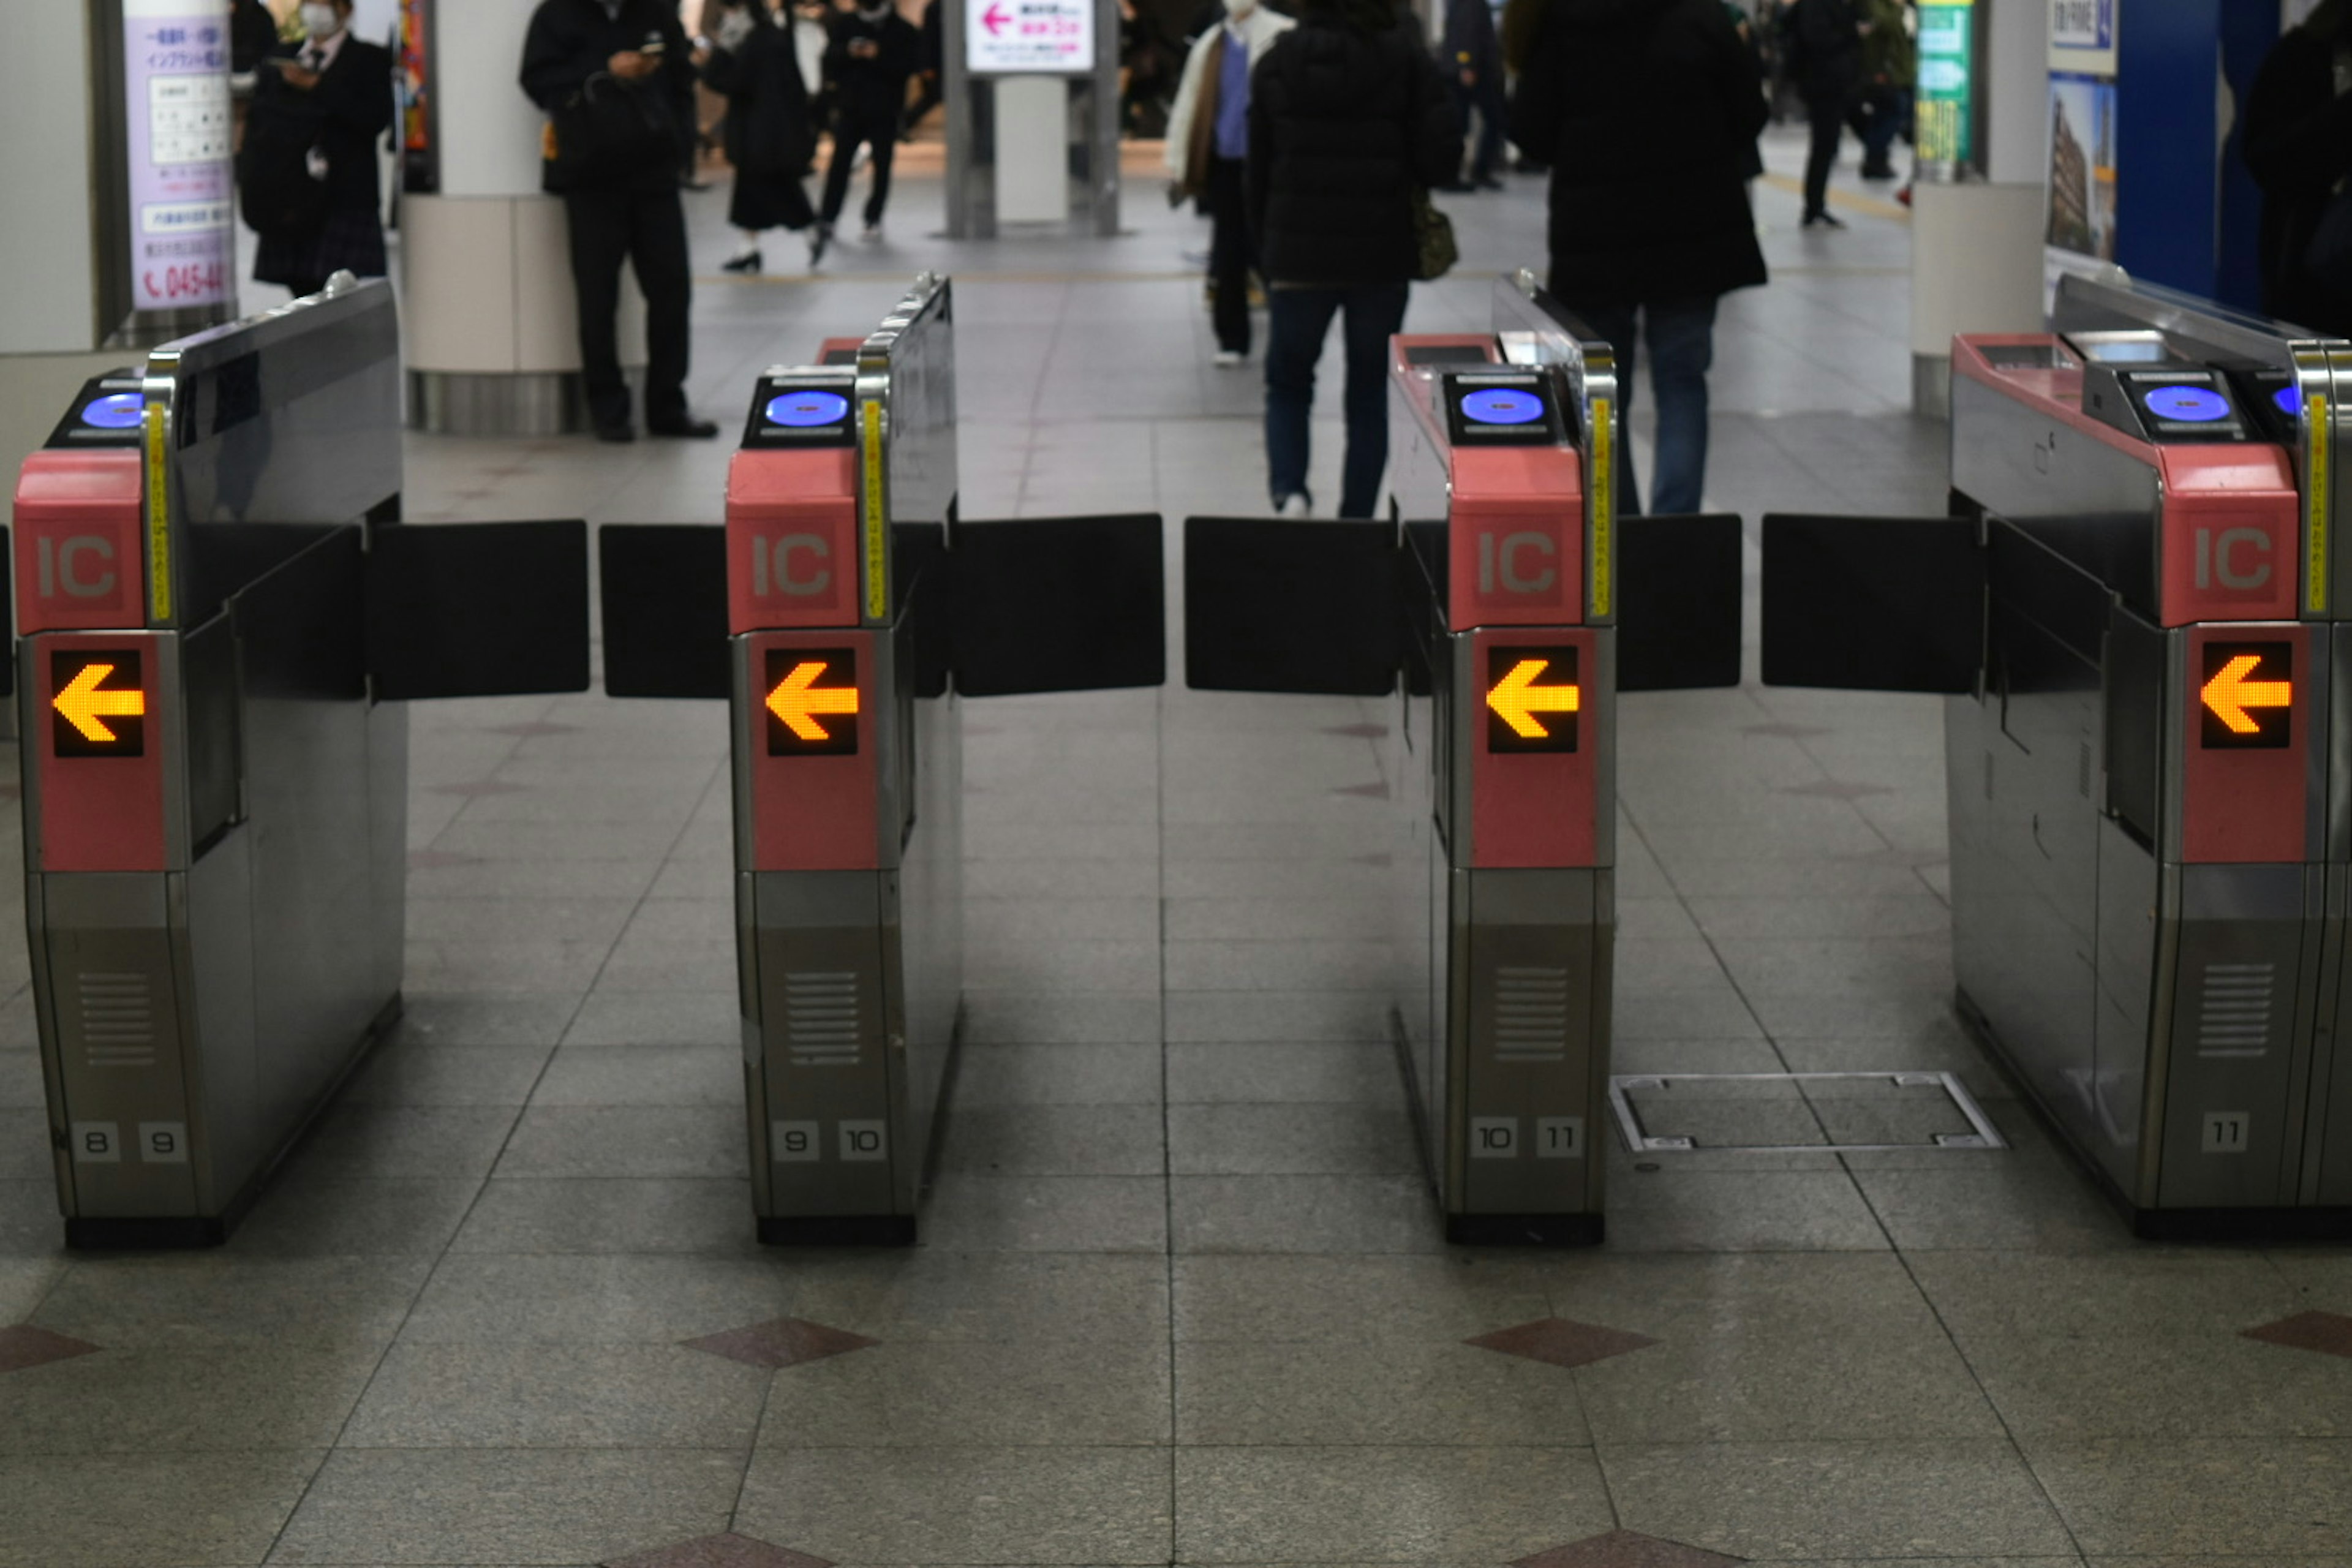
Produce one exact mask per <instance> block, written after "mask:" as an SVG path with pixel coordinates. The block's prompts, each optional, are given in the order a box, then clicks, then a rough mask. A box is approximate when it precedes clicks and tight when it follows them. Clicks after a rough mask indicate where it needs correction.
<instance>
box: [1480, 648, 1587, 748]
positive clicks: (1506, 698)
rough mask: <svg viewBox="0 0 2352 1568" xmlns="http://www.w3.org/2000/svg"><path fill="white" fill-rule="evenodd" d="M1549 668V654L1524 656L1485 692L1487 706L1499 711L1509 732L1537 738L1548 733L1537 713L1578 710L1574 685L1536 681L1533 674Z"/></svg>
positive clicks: (1532, 739) (1537, 674)
mask: <svg viewBox="0 0 2352 1568" xmlns="http://www.w3.org/2000/svg"><path fill="white" fill-rule="evenodd" d="M1549 668H1551V660H1549V659H1548V658H1523V659H1521V660H1519V662H1518V663H1517V664H1515V665H1513V666H1512V667H1511V673H1510V674H1508V675H1507V676H1505V677H1503V679H1500V680H1498V681H1496V683H1495V689H1493V690H1492V691H1489V692H1488V693H1486V706H1487V707H1489V708H1492V709H1493V710H1495V711H1496V713H1497V714H1499V715H1501V716H1502V720H1503V722H1504V723H1506V724H1508V725H1509V726H1510V727H1511V732H1512V733H1514V734H1516V735H1517V736H1518V737H1519V739H1521V740H1523V741H1540V740H1542V739H1544V738H1545V737H1546V736H1548V735H1549V734H1550V733H1551V731H1549V730H1547V729H1545V728H1544V726H1543V721H1541V720H1539V719H1538V718H1537V717H1536V715H1537V714H1538V713H1573V712H1575V711H1576V710H1577V707H1578V698H1579V692H1578V689H1577V688H1576V687H1574V686H1538V685H1537V684H1536V678H1537V677H1538V676H1539V675H1541V674H1543V672H1544V671H1545V670H1547V669H1549Z"/></svg>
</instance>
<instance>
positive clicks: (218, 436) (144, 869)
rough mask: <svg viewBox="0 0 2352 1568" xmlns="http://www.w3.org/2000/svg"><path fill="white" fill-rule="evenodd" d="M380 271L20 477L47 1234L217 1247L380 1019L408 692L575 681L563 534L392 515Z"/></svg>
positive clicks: (153, 379) (575, 644)
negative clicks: (58, 1225) (50, 1200)
mask: <svg viewBox="0 0 2352 1568" xmlns="http://www.w3.org/2000/svg"><path fill="white" fill-rule="evenodd" d="M400 395H401V377H400V348H399V328H398V322H397V320H396V317H395V314H394V304H393V295H392V290H391V289H390V288H389V286H387V285H385V284H383V283H381V282H375V283H355V282H353V281H352V280H351V279H349V277H348V276H347V275H345V276H342V277H340V278H339V279H338V280H337V282H336V283H335V284H333V285H331V287H330V289H329V290H328V291H327V292H325V293H322V294H320V295H318V296H316V297H313V298H311V299H309V300H299V301H296V302H295V303H293V304H291V305H289V306H287V307H285V308H282V309H280V310H273V311H270V312H268V313H267V314H265V315H261V316H257V317H255V318H253V319H251V320H248V321H241V322H238V323H236V324H234V325H231V326H226V327H222V328H219V329H217V330H215V331H208V332H205V333H203V334H201V335H199V336H196V337H192V338H186V339H184V340H182V341H180V342H175V343H172V344H168V345H166V346H165V347H163V348H161V349H158V350H156V351H154V353H152V355H151V356H150V357H149V359H148V361H147V363H146V364H145V365H144V366H143V367H141V368H136V369H131V370H126V371H123V372H120V373H117V374H113V375H110V376H104V377H100V378H99V379H98V380H96V381H93V382H91V383H90V384H89V385H87V386H86V387H84V389H83V390H82V392H81V394H80V395H79V396H77V397H76V398H75V399H74V402H73V404H72V405H71V407H70V408H69V409H68V411H67V413H66V415H65V416H64V417H63V419H62V420H61V421H60V422H59V423H58V427H57V430H56V433H55V434H54V435H53V436H52V437H51V438H50V440H49V442H48V444H47V447H46V448H45V449H43V450H42V451H40V452H37V453H35V454H34V455H33V456H32V457H31V458H27V459H26V463H25V465H24V468H23V470H22V472H21V473H20V475H19V477H18V480H17V488H16V527H15V530H14V546H15V563H16V571H15V581H16V589H17V593H16V624H17V628H18V630H19V632H20V633H21V634H22V641H21V642H20V643H19V644H18V645H17V650H16V655H17V657H16V667H15V668H16V688H17V692H18V695H19V700H20V710H19V716H20V721H21V724H22V730H21V733H22V736H23V766H24V811H25V857H26V926H27V929H28V932H29V936H30V941H31V947H32V970H33V994H34V1000H35V1004H36V1007H37V1014H38V1022H39V1033H40V1044H41V1065H42V1072H43V1076H44V1079H45V1082H46V1087H47V1102H48V1113H49V1126H50V1137H51V1142H52V1143H53V1145H54V1148H55V1152H56V1161H57V1174H58V1199H59V1204H60V1206H61V1208H62V1210H63V1213H64V1215H65V1221H66V1240H67V1243H68V1245H69V1246H73V1247H182V1246H205V1245H211V1244H215V1243H218V1242H220V1241H222V1240H224V1239H225V1238H226V1236H227V1234H228V1231H229V1230H230V1228H231V1227H232V1226H234V1225H235V1224H236V1220H237V1219H238V1217H239V1216H240V1215H242V1213H243V1212H244V1211H245V1209H246V1207H247V1205H249V1204H250V1202H251V1201H252V1199H253V1197H254V1195H255V1194H256V1192H257V1188H258V1186H259V1184H260V1183H261V1181H262V1180H263V1178H264V1177H265V1176H266V1175H267V1173H268V1171H269V1169H270V1168H271V1166H272V1165H273V1164H275V1163H276V1162H277V1161H278V1157H279V1156H280V1155H281V1154H283V1153H284V1152H285V1151H286V1150H287V1148H288V1147H289V1144H290V1143H291V1142H293V1140H294V1139H295V1138H296V1137H297V1136H298V1135H299V1133H300V1131H302V1129H303V1128H304V1127H305V1126H306V1125H307V1124H308V1123H309V1122H310V1119H311V1118H312V1117H313V1115H314V1114H315V1113H316V1112H317V1111H318V1110H320V1108H321V1107H322V1106H323V1105H324V1103H325V1102H326V1101H327V1100H328V1099H329V1097H330V1096H331V1094H332V1092H333V1090H334V1089H335V1088H336V1086H337V1085H338V1083H339V1082H340V1081H341V1079H342V1078H343V1077H344V1075H345V1074H346V1073H348V1072H349V1071H350V1070H351V1068H352V1067H353V1066H354V1065H355V1064H356V1063H357V1061H358V1059H359V1058H360V1056H361V1055H362V1053H363V1052H364V1050H365V1049H366V1047H368V1046H369V1044H371V1043H372V1042H373V1039H374V1038H375V1037H377V1036H378V1034H379V1033H380V1032H381V1031H382V1030H383V1028H384V1027H385V1026H387V1025H388V1024H389V1023H390V1022H391V1021H392V1020H394V1018H396V1017H397V1016H398V1015H399V1010H400V988H401V969H402V952H403V947H402V944H403V921H404V914H405V910H404V881H405V878H406V874H407V811H408V799H407V797H408V752H407V736H408V721H407V716H406V711H405V710H404V707H403V706H402V703H403V701H404V700H408V699H414V698H420V697H436V696H467V695H491V694H499V693H508V692H519V691H558V690H583V689H586V687H587V684H588V624H587V614H588V600H587V549H586V533H585V529H584V526H583V524H581V523H578V522H548V523H511V524H488V525H478V526H473V525H469V526H459V527H446V528H440V527H436V528H413V527H403V526H400V525H399V519H400V492H401V428H402V421H401V407H400Z"/></svg>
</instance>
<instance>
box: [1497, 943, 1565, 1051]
mask: <svg viewBox="0 0 2352 1568" xmlns="http://www.w3.org/2000/svg"><path fill="white" fill-rule="evenodd" d="M1567 1058H1568V971H1567V970H1565V969H1515V968H1512V967H1510V966H1508V965H1505V966H1504V967H1502V968H1499V969H1497V970H1496V972H1495V1059H1496V1060H1497V1061H1506V1062H1557V1061H1565V1060H1566V1059H1567Z"/></svg>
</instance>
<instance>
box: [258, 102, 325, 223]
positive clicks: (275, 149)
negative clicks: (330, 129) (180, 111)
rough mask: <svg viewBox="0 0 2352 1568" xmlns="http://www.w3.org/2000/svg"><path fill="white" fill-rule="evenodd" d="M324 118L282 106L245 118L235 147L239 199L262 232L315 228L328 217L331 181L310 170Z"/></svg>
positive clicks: (321, 133) (317, 147)
mask: <svg viewBox="0 0 2352 1568" xmlns="http://www.w3.org/2000/svg"><path fill="white" fill-rule="evenodd" d="M324 131H325V126H324V122H323V121H321V120H320V117H319V116H317V115H316V114H305V113H299V112H293V111H291V110H285V109H280V110H277V111H274V112H269V113H264V114H256V115H254V116H252V117H251V118H250V119H249V120H247V121H246V126H245V142H244V144H243V145H242V146H240V147H239V148H238V149H237V153H236V185H237V198H238V203H239V205H240V206H241V208H242V210H243V211H244V214H245V221H246V224H247V226H248V227H250V228H251V229H252V230H253V231H254V233H256V234H261V235H305V234H315V233H317V232H318V231H319V230H320V228H322V227H323V226H325V225H326V221H327V182H326V180H325V179H324V178H323V177H321V176H318V175H313V174H311V173H310V163H311V157H312V154H313V153H318V152H319V150H320V147H319V143H320V138H321V136H322V135H323V133H324Z"/></svg>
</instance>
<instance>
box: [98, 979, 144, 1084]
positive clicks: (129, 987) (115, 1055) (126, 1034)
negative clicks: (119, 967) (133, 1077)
mask: <svg viewBox="0 0 2352 1568" xmlns="http://www.w3.org/2000/svg"><path fill="white" fill-rule="evenodd" d="M79 1000H80V1003H81V1038H82V1050H83V1056H84V1059H85V1060H86V1061H88V1062H89V1065H90V1066H91V1067H93V1068H151V1067H153V1066H154V1065H155V999H154V996H153V995H152V993H151V992H150V990H149V986H148V982H147V977H146V976H145V975H143V974H110V973H90V974H85V975H83V976H82V977H81V984H80V986H79Z"/></svg>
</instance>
